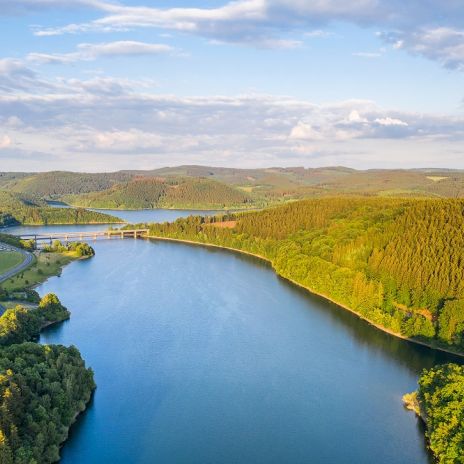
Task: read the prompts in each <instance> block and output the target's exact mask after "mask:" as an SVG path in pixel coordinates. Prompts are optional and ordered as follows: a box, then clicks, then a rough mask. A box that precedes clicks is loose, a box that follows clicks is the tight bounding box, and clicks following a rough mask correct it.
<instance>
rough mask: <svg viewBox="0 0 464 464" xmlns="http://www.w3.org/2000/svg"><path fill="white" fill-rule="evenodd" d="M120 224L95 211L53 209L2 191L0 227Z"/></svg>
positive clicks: (39, 202)
mask: <svg viewBox="0 0 464 464" xmlns="http://www.w3.org/2000/svg"><path fill="white" fill-rule="evenodd" d="M118 222H119V223H120V222H122V221H121V220H120V219H118V218H116V217H114V216H110V215H108V214H102V213H98V212H95V211H87V210H84V209H74V208H52V207H50V206H47V204H46V202H45V201H43V200H41V199H37V198H35V197H32V196H27V195H19V194H14V193H11V192H6V191H2V190H0V227H1V226H12V225H17V224H26V225H42V224H90V223H101V224H109V223H118Z"/></svg>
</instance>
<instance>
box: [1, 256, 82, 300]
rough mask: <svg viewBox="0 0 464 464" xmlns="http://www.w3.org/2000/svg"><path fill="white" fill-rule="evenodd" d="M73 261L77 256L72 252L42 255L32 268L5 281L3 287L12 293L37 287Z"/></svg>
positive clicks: (37, 258)
mask: <svg viewBox="0 0 464 464" xmlns="http://www.w3.org/2000/svg"><path fill="white" fill-rule="evenodd" d="M73 259H75V256H74V253H72V252H67V253H40V254H39V255H38V256H36V259H35V262H34V264H32V266H31V267H29V268H28V269H26V270H25V271H23V272H21V273H19V274H17V275H16V276H14V277H12V278H11V279H8V280H7V281H5V282H4V283H3V284H2V287H3V288H4V289H5V290H7V291H9V292H11V291H18V290H22V289H24V288H26V287H33V286H36V285H38V284H40V283H41V282H44V281H45V280H47V279H48V278H49V277H51V276H54V275H57V274H58V275H59V274H60V273H61V269H62V267H63V266H65V265H66V264H68V263H69V262H70V261H72V260H73Z"/></svg>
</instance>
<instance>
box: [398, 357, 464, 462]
mask: <svg viewBox="0 0 464 464" xmlns="http://www.w3.org/2000/svg"><path fill="white" fill-rule="evenodd" d="M405 402H406V403H407V404H408V407H410V409H414V410H415V412H416V413H417V414H418V415H420V416H421V417H422V418H423V419H424V421H425V423H426V425H427V432H426V436H427V439H428V442H429V446H430V449H431V451H432V452H433V454H434V455H435V457H436V459H437V462H439V463H440V464H451V463H462V462H464V366H458V365H456V364H445V365H441V366H437V367H434V368H433V369H429V370H424V372H423V373H422V375H421V377H420V379H419V390H418V391H417V392H414V393H412V394H409V395H405Z"/></svg>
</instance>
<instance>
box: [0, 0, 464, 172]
mask: <svg viewBox="0 0 464 464" xmlns="http://www.w3.org/2000/svg"><path fill="white" fill-rule="evenodd" d="M463 84H464V4H463V2H462V0H350V1H347V0H236V1H229V2H228V1H226V0H204V1H202V2H192V1H188V0H170V1H168V0H162V1H156V0H154V1H148V0H121V1H119V2H116V1H113V0H0V171H47V170H58V169H59V170H73V171H86V172H102V171H115V170H119V169H153V168H157V167H162V166H174V165H180V164H202V165H211V166H230V167H246V168H254V167H274V166H305V167H319V166H334V165H338V166H340V165H343V166H348V167H353V168H358V169H369V168H414V167H445V168H460V169H464V85H463Z"/></svg>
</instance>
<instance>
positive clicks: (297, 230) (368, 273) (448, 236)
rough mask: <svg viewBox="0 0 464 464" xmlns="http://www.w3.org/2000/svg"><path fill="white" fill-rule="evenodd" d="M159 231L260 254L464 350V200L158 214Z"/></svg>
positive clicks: (415, 333) (376, 313) (391, 320)
mask: <svg viewBox="0 0 464 464" xmlns="http://www.w3.org/2000/svg"><path fill="white" fill-rule="evenodd" d="M222 221H235V227H233V228H223V227H220V224H218V223H220V222H222ZM150 233H151V234H152V235H154V236H164V237H171V238H179V239H188V240H194V241H199V242H203V243H213V244H217V245H222V246H228V247H231V248H236V249H239V250H244V251H248V252H251V253H255V254H259V255H261V256H263V257H265V258H267V259H269V260H270V261H271V262H272V265H273V267H274V268H275V270H276V271H277V272H278V273H279V274H280V275H282V276H283V277H286V278H288V279H291V280H293V281H295V282H297V283H299V284H301V285H303V286H305V287H307V288H309V289H311V290H313V291H315V292H317V293H320V294H322V295H325V296H327V297H329V298H330V299H332V300H334V301H336V302H337V303H339V304H341V305H344V306H347V307H349V308H350V309H352V310H354V311H355V312H357V313H358V314H359V315H361V316H363V317H365V318H366V319H368V320H370V321H371V322H373V323H375V324H377V325H379V326H381V327H383V328H385V329H388V330H390V331H392V332H395V333H397V334H401V335H403V336H406V337H410V338H415V339H418V340H420V341H423V342H426V343H428V344H431V345H435V346H441V347H450V348H452V349H455V350H460V351H464V201H463V200H399V199H379V198H327V199H319V200H304V201H300V202H294V203H290V204H287V205H285V206H281V207H276V208H272V209H268V210H264V211H260V212H252V213H241V214H235V215H223V216H217V217H214V218H201V217H190V218H187V219H178V220H177V221H176V222H175V223H172V224H153V225H150Z"/></svg>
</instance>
